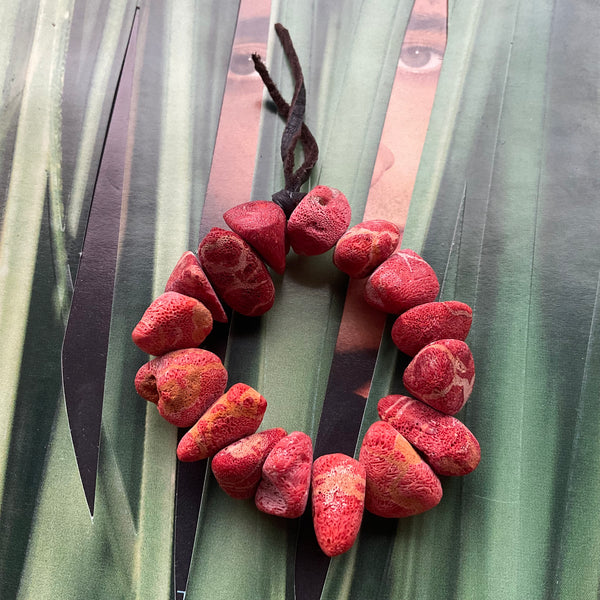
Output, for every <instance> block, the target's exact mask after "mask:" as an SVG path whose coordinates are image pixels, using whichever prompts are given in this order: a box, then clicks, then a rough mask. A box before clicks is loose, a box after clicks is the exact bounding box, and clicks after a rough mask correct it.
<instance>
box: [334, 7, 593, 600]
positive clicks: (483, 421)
mask: <svg viewBox="0 0 600 600" xmlns="http://www.w3.org/2000/svg"><path fill="white" fill-rule="evenodd" d="M462 8H463V7H461V6H460V5H458V4H457V5H455V6H454V10H453V11H452V12H451V17H450V22H449V36H448V47H447V52H446V57H445V64H444V67H443V73H442V75H441V78H440V83H439V86H438V95H437V97H436V106H435V108H434V114H433V115H432V122H431V124H430V135H429V136H428V140H427V142H426V147H425V150H424V154H423V160H422V164H421V169H420V173H419V178H418V181H417V186H416V188H415V193H414V195H413V203H412V206H411V213H410V215H409V223H408V224H407V228H406V232H405V238H404V242H403V243H404V244H405V245H407V246H410V247H413V248H415V249H417V251H420V252H422V253H423V255H424V256H425V258H426V259H427V260H429V261H430V262H431V264H432V265H433V266H434V268H435V269H436V271H437V272H438V274H440V275H441V274H443V273H445V274H446V277H448V278H449V279H448V280H444V282H443V283H444V286H443V290H444V291H443V299H451V298H456V299H459V300H464V301H467V302H469V303H471V304H472V305H473V306H474V315H475V317H474V325H473V329H472V332H471V334H470V336H469V339H468V341H469V344H470V346H471V348H472V350H473V353H474V356H475V360H476V365H477V373H478V375H477V380H476V387H475V391H474V393H473V395H472V397H471V400H470V401H469V403H468V405H467V407H466V408H465V410H464V411H463V412H462V413H461V414H460V418H462V419H463V420H464V421H465V422H466V423H467V424H468V426H469V427H470V428H471V429H472V430H473V431H474V433H475V434H476V435H477V436H478V437H479V440H480V442H481V445H482V454H483V458H482V463H481V465H480V466H479V468H478V469H477V470H476V471H475V472H474V473H473V474H472V475H470V476H468V477H466V478H464V479H462V480H450V479H448V478H446V479H445V480H444V481H443V485H444V492H445V494H444V498H443V500H442V503H441V505H440V506H439V507H438V508H436V509H435V510H434V511H431V512H430V513H426V514H424V515H421V516H419V517H416V518H413V519H410V520H405V521H401V522H399V523H398V524H397V525H395V524H393V523H390V524H389V525H388V527H387V528H384V524H382V523H381V519H379V520H378V519H375V518H373V517H370V516H369V517H367V522H366V527H364V528H363V530H362V532H361V536H360V541H359V543H358V545H357V546H356V548H355V549H354V550H353V551H352V552H351V553H349V555H348V556H347V557H344V558H342V559H340V560H339V561H335V563H334V564H333V567H332V569H331V572H330V578H329V581H328V587H327V589H326V593H325V595H324V596H325V597H331V598H333V597H335V598H339V597H403V596H404V595H406V596H410V597H415V598H430V597H437V596H442V597H456V598H465V597H486V598H505V597H509V598H520V597H528V598H537V597H540V598H541V597H547V596H548V595H553V597H564V598H576V597H591V596H592V595H593V594H595V591H594V592H591V593H590V586H591V587H592V588H593V589H594V590H595V589H596V584H597V578H596V573H597V571H596V567H595V566H594V565H595V564H596V562H597V544H591V545H590V546H588V551H590V552H591V553H592V556H586V557H583V556H582V555H581V554H577V556H578V558H579V559H580V560H581V561H582V563H583V565H585V567H584V568H585V569H586V571H585V572H586V574H587V578H581V577H578V573H580V571H579V568H581V567H579V568H578V567H576V565H575V561H574V560H573V557H574V555H575V551H574V549H575V547H579V538H577V540H578V541H577V542H575V541H574V540H575V538H573V541H572V542H570V536H569V534H570V533H571V532H572V533H575V531H577V528H578V527H583V521H584V519H585V517H584V516H583V512H582V511H581V510H576V509H575V508H574V500H573V498H572V492H571V490H569V489H565V487H564V483H565V481H570V482H571V483H572V482H573V481H574V480H577V479H579V475H578V474H579V472H580V471H579V465H577V466H575V464H574V462H573V461H574V460H577V459H578V458H580V457H582V449H583V448H584V447H587V444H592V445H593V444H595V441H593V440H595V437H594V432H593V431H592V430H593V427H592V430H590V431H589V432H588V433H590V434H591V435H590V437H589V438H588V439H587V440H586V442H585V443H584V442H583V441H581V440H580V436H581V435H582V434H583V431H584V427H585V426H584V424H583V423H584V421H583V420H582V419H581V417H578V418H577V419H576V418H575V413H574V411H573V410H572V409H569V408H567V406H568V405H569V404H571V403H570V401H569V400H567V399H566V398H567V395H568V392H567V386H570V387H569V389H576V390H578V389H581V396H580V402H581V405H580V406H581V407H582V408H583V407H584V406H585V409H586V411H587V414H588V415H589V414H590V411H591V410H593V409H592V408H591V404H590V402H591V397H590V396H589V393H590V392H591V390H592V389H594V390H595V391H596V390H597V382H596V381H595V378H594V377H593V376H591V371H590V367H591V364H593V363H594V361H595V355H594V349H595V328H596V325H595V323H596V322H595V314H596V312H595V310H596V309H595V302H596V275H597V267H598V257H597V253H596V252H594V253H592V255H590V253H589V252H585V253H584V251H583V249H581V250H577V249H575V248H573V247H572V248H569V250H568V251H567V249H566V248H564V247H563V253H560V250H559V249H558V248H560V247H561V246H562V244H560V243H558V244H557V237H556V232H553V231H552V227H551V226H550V224H551V223H556V222H557V221H558V222H560V223H561V227H565V234H566V236H568V238H569V239H570V240H573V235H575V231H578V232H579V233H580V234H583V235H584V237H585V236H587V237H585V239H587V240H588V242H589V241H590V240H591V239H592V236H593V235H594V234H592V233H591V227H590V226H586V227H582V223H579V224H576V221H577V220H578V219H579V218H584V219H585V220H589V221H590V222H592V223H597V217H598V213H597V209H596V208H595V206H594V201H593V193H594V192H593V189H594V185H595V181H596V179H597V177H596V175H595V174H594V171H593V170H591V169H589V168H588V169H586V170H585V175H584V176H583V183H582V185H581V187H580V190H579V191H580V193H581V194H582V197H581V196H580V197H579V202H578V203H577V207H578V209H579V210H578V212H577V216H570V213H571V210H572V209H571V208H570V207H569V206H568V205H567V204H566V203H565V202H564V197H563V196H562V194H561V193H560V192H559V189H560V187H561V184H559V183H558V181H563V182H565V181H567V180H568V176H567V169H568V168H575V165H576V164H577V165H581V164H584V165H585V164H586V162H587V160H586V159H585V157H582V156H581V155H579V156H577V157H571V156H568V155H566V153H565V152H563V151H562V148H563V143H564V140H563V134H562V133H559V131H560V130H559V128H557V127H556V125H555V124H554V122H553V121H554V120H557V121H558V122H562V121H563V120H565V119H566V118H568V115H572V114H573V113H572V104H571V102H570V100H569V98H570V93H566V92H565V91H564V90H563V88H562V87H561V91H559V90H558V89H557V84H556V83H555V78H556V77H558V76H559V75H561V74H562V75H563V76H564V72H565V66H566V64H567V62H566V60H567V58H566V57H565V56H563V50H564V45H565V44H566V45H567V47H568V46H570V45H571V43H573V44H574V46H575V47H577V42H575V40H573V42H571V41H570V39H569V38H568V37H565V35H564V33H565V29H564V28H562V27H561V26H560V25H558V23H559V22H561V21H560V18H559V17H558V16H557V15H558V14H560V11H561V5H560V3H558V4H556V5H554V4H553V3H544V2H539V3H536V4H535V5H533V4H524V3H518V2H516V3H495V5H494V8H493V9H492V8H491V7H489V8H488V7H487V6H485V3H483V5H480V8H483V10H482V11H481V12H479V10H477V8H476V9H475V10H474V11H473V12H471V11H472V9H473V7H469V10H468V11H465V12H463V11H462V10H461V9H462ZM490 11H491V12H490ZM553 11H557V12H556V13H554V14H553ZM492 12H493V17H492V14H491V13H492ZM473 14H476V15H478V17H477V19H473ZM573 21H575V22H576V23H577V24H578V25H579V26H580V27H581V26H582V22H581V20H578V21H577V20H576V19H573V20H571V23H572V24H573ZM469 23H471V24H473V25H474V28H469ZM534 24H535V25H534ZM572 26H573V29H571V30H569V32H570V34H571V35H573V32H574V24H573V25H572ZM455 27H456V28H457V29H458V31H461V32H469V31H473V32H474V33H475V34H476V35H475V36H474V37H472V36H469V35H467V36H466V37H465V39H463V40H460V39H457V37H455V36H453V33H454V32H456V31H457V30H456V29H454V28H455ZM558 31H561V33H562V34H563V35H559V34H558ZM586 39H587V38H586ZM559 40H560V41H559ZM565 40H569V41H565ZM461 46H462V48H463V49H464V50H466V55H463V56H462V57H461V58H459V60H457V58H458V56H457V54H456V53H455V52H456V51H457V50H458V48H460V47H461ZM559 48H561V50H560V51H559ZM548 57H550V59H549V58H548ZM465 65H467V70H466V72H465V71H464V68H465ZM484 65H485V66H484ZM490 75H492V77H490ZM456 80H458V81H461V84H462V86H461V87H462V91H461V95H460V96H457V95H455V94H454V93H453V92H454V89H453V83H454V81H456ZM596 80H597V77H596ZM455 89H456V91H459V90H458V89H457V88H455ZM580 93H581V89H580ZM585 97H586V100H585V101H584V102H580V103H579V107H580V108H581V109H582V110H583V114H584V115H585V114H589V113H590V110H592V111H593V109H592V108H591V107H592V105H593V103H590V98H591V97H590V95H589V93H588V94H587V95H585ZM458 98H460V99H459V102H458V104H456V102H455V100H456V99H458ZM581 104H585V105H586V107H585V108H584V107H582V106H581ZM524 106H527V111H526V112H525V111H524V110H523V107H524ZM448 114H450V115H454V117H453V118H451V119H450V120H448V121H447V122H446V123H445V124H442V123H441V121H440V117H441V115H446V116H445V118H447V116H448ZM581 116H582V115H581V113H579V117H581ZM584 118H585V117H584ZM592 120H593V121H594V123H595V121H596V118H595V117H594V118H592ZM449 136H450V137H449ZM582 138H583V139H582V144H583V146H584V147H588V148H589V141H588V140H589V139H593V133H590V132H587V133H586V134H585V135H583V134H582ZM584 140H585V141H584ZM558 156H560V160H559V159H558ZM558 164H560V165H561V167H560V169H559V170H558V171H557V169H558ZM579 169H582V167H579ZM557 172H559V173H560V174H559V175H557ZM562 186H564V183H563V184H562ZM583 215H586V216H585V217H584V216H583ZM567 255H568V258H566V259H565V260H566V263H567V264H566V265H565V264H563V263H562V257H566V256H567ZM559 256H560V257H561V258H560V259H559ZM558 263H560V267H556V268H552V267H551V266H550V265H552V264H558ZM584 265H585V267H584ZM559 268H560V273H565V275H562V274H559ZM563 269H565V270H563ZM573 271H575V272H576V273H577V275H576V276H575V281H576V283H575V282H573V277H572V276H570V275H567V274H568V273H572V272H573ZM563 281H564V283H563ZM569 283H573V285H574V286H575V287H576V288H577V290H578V292H577V297H578V298H580V299H581V300H578V301H577V302H576V304H575V307H573V302H572V296H571V295H570V294H569V295H567V294H566V288H567V289H568V288H569ZM565 286H566V288H565ZM556 288H558V289H560V290H561V292H562V293H561V294H560V295H559V294H558V293H557V291H556ZM550 298H551V301H550ZM566 313H569V317H568V318H567V323H569V324H567V323H565V315H566ZM555 323H561V325H560V326H557V325H555ZM573 329H574V330H575V331H573ZM388 333H389V330H388ZM386 340H387V341H386ZM586 344H587V348H588V350H587V354H586V353H585V348H586ZM582 351H583V352H582ZM568 356H569V357H572V358H571V359H567V358H566V357H568ZM406 363H407V359H406V358H404V357H402V356H398V353H397V352H396V351H395V350H394V348H393V345H392V344H391V343H390V342H389V337H388V336H387V335H385V336H384V342H383V343H382V348H381V351H380V357H379V362H378V366H377V371H376V376H375V379H374V382H373V387H372V390H371V394H370V397H369V403H368V407H367V411H366V415H365V423H364V427H363V431H364V430H365V429H366V427H368V425H369V424H370V423H371V422H372V421H373V420H375V419H376V418H377V415H376V411H375V408H376V403H377V400H378V399H379V398H380V397H381V396H383V395H385V394H388V393H403V392H404V389H403V387H402V383H401V375H402V372H403V369H404V367H405V366H406ZM582 367H583V369H584V370H583V371H582ZM391 373H394V375H393V376H391V375H390V374H391ZM558 381H561V383H560V384H558ZM563 382H564V383H563ZM592 393H593V392H592ZM596 410H597V408H596ZM568 447H571V448H572V449H573V454H572V455H571V457H568V456H565V453H564V451H563V449H564V448H568ZM592 447H593V446H592ZM576 457H577V458H576ZM586 457H587V459H588V461H589V463H590V468H592V469H593V468H594V464H596V460H595V459H591V457H590V456H589V455H587V454H586ZM569 458H570V460H571V462H569ZM576 494H577V501H578V503H579V506H582V503H583V502H584V501H583V494H584V492H583V488H582V487H578V488H577V492H576ZM589 499H590V500H591V497H589ZM591 506H593V504H591V505H590V507H591ZM565 516H567V518H568V520H569V526H567V527H564V526H563V525H562V522H563V518H564V517H565ZM395 528H397V529H396V532H395V534H394V533H391V531H393V530H394V529H395ZM557 530H558V531H561V533H562V538H560V539H558V538H557V537H556V533H555V532H556V531H557ZM578 531H579V532H581V531H582V529H579V530H578ZM575 535H576V534H575ZM588 539H590V540H592V537H589V538H588ZM563 548H569V554H568V556H569V559H567V560H565V555H563ZM557 564H558V565H560V566H561V567H562V568H563V569H564V570H563V571H562V575H563V576H564V579H563V580H562V582H564V583H565V585H564V587H559V586H557V585H556V583H555V581H556V579H555V573H554V572H553V571H551V570H549V565H554V566H556V565H557ZM363 565H364V568H363ZM431 565H435V573H433V572H432V571H431V570H430V567H431ZM567 589H568V592H566V593H565V590H567ZM563 594H564V595H563Z"/></svg>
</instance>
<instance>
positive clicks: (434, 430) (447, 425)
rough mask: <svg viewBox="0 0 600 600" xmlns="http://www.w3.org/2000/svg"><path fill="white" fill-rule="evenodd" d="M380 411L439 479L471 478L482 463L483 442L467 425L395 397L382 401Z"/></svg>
mask: <svg viewBox="0 0 600 600" xmlns="http://www.w3.org/2000/svg"><path fill="white" fill-rule="evenodd" d="M377 411H378V412H379V417H380V418H381V419H382V420H383V421H386V422H387V423H389V424H390V425H391V426H392V427H393V428H394V429H395V430H396V431H398V432H400V433H401V434H402V435H403V436H404V437H405V438H406V439H407V440H408V441H409V442H410V443H411V444H412V445H413V446H414V447H415V448H416V449H417V450H419V451H420V452H421V454H423V455H424V456H425V460H426V461H427V463H428V464H429V466H430V467H431V468H432V469H433V470H434V471H435V472H436V473H437V474H438V475H467V474H468V473H470V472H471V471H473V469H475V467H477V465H478V464H479V461H480V460H481V448H480V447H479V442H478V441H477V439H476V438H475V436H474V435H473V434H472V433H471V432H470V431H469V429H468V428H467V427H466V425H464V423H461V422H460V421H459V420H458V419H456V418H454V417H451V416H450V415H445V414H444V413H441V412H439V411H437V410H435V409H434V408H431V407H430V406H427V405H426V404H424V403H423V402H420V401H419V400H415V399H414V398H409V397H408V396H402V395H400V394H392V395H390V396H386V397H385V398H382V399H381V400H380V401H379V403H378V405H377Z"/></svg>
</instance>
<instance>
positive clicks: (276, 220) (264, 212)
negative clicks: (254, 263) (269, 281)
mask: <svg viewBox="0 0 600 600" xmlns="http://www.w3.org/2000/svg"><path fill="white" fill-rule="evenodd" d="M223 219H224V220H225V223H227V225H229V227H230V228H231V229H232V230H233V231H235V233H237V234H238V235H239V236H240V237H241V238H242V239H243V240H245V241H246V242H248V244H250V246H252V248H254V250H256V252H258V254H259V255H260V257H261V258H262V259H263V260H264V261H265V262H266V263H267V264H268V265H269V266H270V267H271V268H272V269H273V270H274V271H275V272H276V273H279V274H282V273H283V272H284V271H285V255H286V254H287V251H288V248H286V227H287V220H286V218H285V213H284V212H283V209H282V208H281V207H280V206H279V205H277V204H275V202H272V201H267V200H255V201H252V202H244V203H243V204H238V205H237V206H234V207H233V208H230V209H229V210H228V211H227V212H225V213H224V214H223Z"/></svg>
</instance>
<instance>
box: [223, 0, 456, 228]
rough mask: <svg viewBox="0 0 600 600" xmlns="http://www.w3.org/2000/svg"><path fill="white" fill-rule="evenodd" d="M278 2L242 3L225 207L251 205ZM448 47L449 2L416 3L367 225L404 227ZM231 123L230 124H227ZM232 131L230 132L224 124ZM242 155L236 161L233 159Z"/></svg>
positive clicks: (228, 111)
mask: <svg viewBox="0 0 600 600" xmlns="http://www.w3.org/2000/svg"><path fill="white" fill-rule="evenodd" d="M270 4H271V3H270V1H269V0H259V1H255V2H242V5H241V9H240V17H239V25H238V35H237V37H236V43H235V45H234V48H233V51H232V58H231V64H230V70H229V75H228V81H227V86H228V88H227V89H228V91H231V92H232V93H231V94H228V98H229V100H228V99H227V98H226V101H225V103H224V105H223V109H222V115H221V129H220V131H219V135H220V136H221V135H223V136H227V138H228V142H226V143H225V144H224V146H227V147H229V148H230V149H231V150H230V152H229V160H224V161H222V164H220V163H219V162H218V161H216V162H215V164H213V170H214V171H215V172H213V176H215V177H214V180H215V181H214V183H215V184H216V185H215V188H214V193H215V194H216V195H217V194H218V196H219V201H220V202H222V203H224V205H223V206H222V209H226V208H229V207H230V206H234V205H236V204H239V203H242V202H246V201H248V200H249V199H250V198H249V190H250V188H251V184H252V174H253V171H254V166H255V155H256V145H257V141H258V126H259V116H260V108H261V103H262V93H263V85H262V82H261V80H260V77H259V76H258V74H257V73H256V72H255V70H254V65H253V63H252V60H251V59H250V55H251V54H252V53H253V52H257V53H258V54H260V55H261V56H262V57H263V58H264V57H265V55H266V43H265V42H266V38H267V34H268V29H269V12H270ZM445 44H446V1H445V0H415V4H414V8H413V12H412V16H411V19H410V22H409V24H408V27H407V31H406V35H405V39H404V44H403V47H402V51H401V55H400V59H399V61H398V68H397V71H396V79H395V82H394V86H393V90H392V95H391V98H390V103H389V108H388V114H387V117H386V121H385V126H384V129H383V133H382V137H381V145H380V148H379V152H378V155H377V161H376V165H375V169H374V173H373V178H372V182H371V191H370V194H369V199H368V203H367V209H366V212H365V219H367V218H368V219H373V218H385V219H389V220H392V221H394V222H395V223H396V224H397V225H399V226H400V227H403V226H404V223H405V220H406V214H407V212H408V204H409V201H410V196H411V194H412V189H413V185H414V180H415V177H416V174H417V169H418V165H419V159H420V156H421V150H422V146H423V143H424V140H425V134H426V132H427V125H428V122H429V115H430V112H431V107H432V104H433V98H434V94H435V88H436V85H437V79H438V75H439V71H440V68H441V63H442V56H443V53H444V49H445ZM226 124H227V125H226ZM225 125H226V127H225V131H223V128H224V126H225ZM232 156H235V160H231V157H232Z"/></svg>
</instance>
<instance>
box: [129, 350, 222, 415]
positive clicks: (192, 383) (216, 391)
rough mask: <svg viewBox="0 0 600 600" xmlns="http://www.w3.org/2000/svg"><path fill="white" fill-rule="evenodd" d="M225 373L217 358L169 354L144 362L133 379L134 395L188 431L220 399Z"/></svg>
mask: <svg viewBox="0 0 600 600" xmlns="http://www.w3.org/2000/svg"><path fill="white" fill-rule="evenodd" d="M226 385H227V371H226V370H225V367H224V366H223V363H222V362H221V360H220V359H219V357H218V356H217V355H216V354H213V353H212V352H209V351H208V350H202V349H201V348H187V349H185V350H175V351H174V352H168V353H167V354H163V355H162V356H159V357H158V358H154V359H153V360H151V361H149V362H147V363H146V364H145V365H142V367H141V368H140V369H139V370H138V372H137V375H136V376H135V389H136V391H137V393H138V394H139V395H140V396H141V397H142V398H144V399H145V400H148V401H149V402H154V404H156V405H157V408H158V412H159V413H160V415H161V416H162V417H163V418H164V419H166V420H167V421H168V422H169V423H172V424H173V425H175V426H176V427H190V426H191V425H193V424H194V423H195V422H196V421H197V420H198V419H199V418H200V416H201V415H202V414H204V412H205V411H206V410H208V408H209V407H210V406H211V405H212V404H213V402H215V400H217V398H219V397H220V396H221V395H222V394H223V392H224V391H225V386H226Z"/></svg>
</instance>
